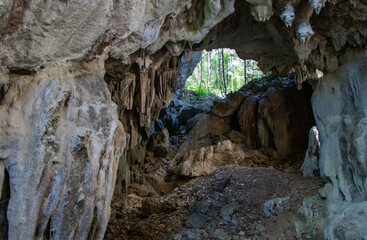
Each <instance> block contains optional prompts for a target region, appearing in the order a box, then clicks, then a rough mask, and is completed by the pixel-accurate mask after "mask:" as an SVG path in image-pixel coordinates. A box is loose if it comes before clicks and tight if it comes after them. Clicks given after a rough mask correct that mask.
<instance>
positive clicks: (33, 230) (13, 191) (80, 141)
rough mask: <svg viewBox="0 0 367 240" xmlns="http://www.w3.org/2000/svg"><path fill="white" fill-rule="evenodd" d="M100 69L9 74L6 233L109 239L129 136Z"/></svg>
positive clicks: (0, 151)
mask: <svg viewBox="0 0 367 240" xmlns="http://www.w3.org/2000/svg"><path fill="white" fill-rule="evenodd" d="M69 67H74V68H79V72H76V73H75V72H70V71H69ZM102 67H103V65H100V63H90V64H89V65H79V66H67V65H66V66H62V65H61V66H55V67H53V68H51V69H47V70H46V69H45V70H44V71H40V72H39V73H31V74H30V75H18V74H11V75H10V78H9V81H10V82H11V85H10V87H9V88H8V89H6V91H5V94H4V96H3V97H2V99H1V108H0V127H1V130H2V131H1V132H0V136H1V139H2V141H1V144H0V159H1V165H2V166H5V168H4V167H2V168H1V171H2V172H1V186H2V188H4V189H6V188H9V189H10V199H3V200H4V201H3V202H2V204H6V205H7V212H1V214H3V215H2V216H1V219H7V224H6V225H8V229H6V225H5V226H4V222H3V225H2V231H5V232H6V233H7V234H2V236H7V237H8V238H9V239H41V238H44V237H46V238H49V237H52V238H54V239H69V238H70V239H71V238H76V239H82V238H87V237H89V238H91V239H101V238H102V237H103V235H104V231H105V229H106V227H107V221H108V219H109V208H110V202H111V198H112V194H113V192H114V187H115V181H116V170H117V166H118V160H119V157H120V155H121V153H122V150H123V149H124V147H125V132H124V129H123V127H122V124H121V122H119V121H118V117H117V114H116V105H115V103H113V102H112V101H111V96H110V93H109V92H108V89H107V85H106V83H105V82H104V80H103V75H101V73H103V68H102ZM6 184H8V186H7V185H6ZM4 192H5V191H4ZM5 193H6V192H5ZM8 197H9V196H8ZM2 198H3V196H2ZM3 227H5V229H4V228H3Z"/></svg>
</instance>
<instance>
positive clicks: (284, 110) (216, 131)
mask: <svg viewBox="0 0 367 240" xmlns="http://www.w3.org/2000/svg"><path fill="white" fill-rule="evenodd" d="M311 94H312V89H311V87H310V86H306V85H305V87H304V88H303V89H302V90H301V91H299V90H297V89H296V87H295V83H294V81H292V80H291V79H290V78H289V77H274V76H267V77H264V78H262V79H258V80H253V81H252V82H250V83H249V84H247V85H245V86H244V87H242V88H241V89H240V90H239V91H237V92H235V93H233V94H232V95H231V96H229V98H227V99H224V100H218V101H215V102H214V103H213V106H212V112H211V113H210V114H202V115H201V116H200V117H198V119H197V120H196V121H195V122H194V125H193V127H192V129H191V130H190V132H189V133H188V134H187V135H186V136H185V137H184V138H183V142H182V144H181V145H180V147H179V149H178V150H177V155H176V156H175V158H174V159H173V165H172V166H171V167H170V172H171V173H172V174H174V175H177V176H185V177H198V176H202V175H206V174H208V173H211V172H213V171H214V170H215V169H217V168H219V167H221V166H223V165H239V166H266V165H269V164H270V165H271V163H270V162H271V161H273V162H276V161H277V160H278V161H280V162H282V161H284V162H285V161H286V160H288V159H292V160H293V164H297V159H299V160H301V161H302V160H303V156H304V149H306V146H307V140H308V139H307V133H308V130H309V128H310V127H311V126H312V125H313V124H314V120H313V115H312V109H311ZM299 122H302V123H303V124H301V125H300V124H298V123H299ZM299 156H301V158H300V157H299ZM273 165H275V164H274V163H273Z"/></svg>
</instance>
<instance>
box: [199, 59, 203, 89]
mask: <svg viewBox="0 0 367 240" xmlns="http://www.w3.org/2000/svg"><path fill="white" fill-rule="evenodd" d="M203 58H204V56H203ZM203 58H202V59H201V60H200V84H199V95H201V82H202V81H203Z"/></svg>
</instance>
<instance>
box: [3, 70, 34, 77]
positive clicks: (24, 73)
mask: <svg viewBox="0 0 367 240" xmlns="http://www.w3.org/2000/svg"><path fill="white" fill-rule="evenodd" d="M9 73H10V74H17V75H30V76H34V75H36V73H37V72H36V71H33V70H28V69H9Z"/></svg>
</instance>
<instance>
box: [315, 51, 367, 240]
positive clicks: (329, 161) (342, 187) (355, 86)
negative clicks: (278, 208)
mask: <svg viewBox="0 0 367 240" xmlns="http://www.w3.org/2000/svg"><path fill="white" fill-rule="evenodd" d="M366 64H367V58H366V57H364V58H362V59H360V60H354V61H350V62H348V63H346V64H345V65H343V66H342V67H341V68H340V69H339V70H338V71H337V72H335V73H333V74H329V75H328V76H325V77H324V78H323V79H322V81H320V82H319V84H318V85H317V88H316V90H315V93H314V95H313V97H312V103H313V109H314V114H315V119H316V123H317V127H318V129H319V132H320V142H321V146H320V174H321V177H323V179H324V180H325V181H326V182H327V184H326V186H325V187H324V189H323V191H322V193H323V195H324V196H325V197H327V199H328V204H327V208H328V217H329V218H328V221H327V222H326V226H325V238H327V239H363V238H364V237H365V236H366V226H367V220H366V219H367V218H366V217H365V216H366V215H365V209H366V204H367V181H366V173H367V162H366V159H367V155H366V153H367V142H366V136H367V132H366V131H367V130H366V129H367V125H366V116H367V110H366V108H367V99H366V98H365V96H366V94H367V82H366V81H365V79H366V77H367V70H366V67H365V66H366Z"/></svg>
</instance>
